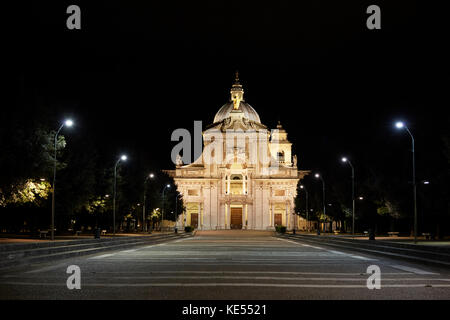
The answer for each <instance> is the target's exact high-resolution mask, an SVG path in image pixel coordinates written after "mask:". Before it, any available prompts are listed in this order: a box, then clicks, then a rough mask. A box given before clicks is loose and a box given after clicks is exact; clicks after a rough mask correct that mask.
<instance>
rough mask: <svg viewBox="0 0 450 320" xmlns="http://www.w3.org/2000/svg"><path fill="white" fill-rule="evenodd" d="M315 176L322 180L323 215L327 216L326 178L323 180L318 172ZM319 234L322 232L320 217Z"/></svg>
mask: <svg viewBox="0 0 450 320" xmlns="http://www.w3.org/2000/svg"><path fill="white" fill-rule="evenodd" d="M315 177H316V178H318V179H320V180H322V204H323V215H324V216H326V209H327V208H326V206H325V180H323V178H322V176H321V175H320V174H318V173H316V174H315ZM317 234H320V218H319V226H318V228H317Z"/></svg>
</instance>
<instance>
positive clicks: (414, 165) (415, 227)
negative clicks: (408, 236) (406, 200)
mask: <svg viewBox="0 0 450 320" xmlns="http://www.w3.org/2000/svg"><path fill="white" fill-rule="evenodd" d="M395 126H396V127H397V129H403V128H404V129H405V130H406V132H408V134H409V135H410V137H411V142H412V178H413V198H414V243H417V192H416V189H417V188H416V160H415V151H414V137H413V135H412V133H411V131H409V129H408V127H407V126H406V125H405V124H404V123H403V122H401V121H398V122H396V123H395Z"/></svg>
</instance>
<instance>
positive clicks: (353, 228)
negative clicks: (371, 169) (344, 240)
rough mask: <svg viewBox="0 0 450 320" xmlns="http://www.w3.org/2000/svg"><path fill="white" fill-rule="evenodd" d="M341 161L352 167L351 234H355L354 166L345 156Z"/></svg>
mask: <svg viewBox="0 0 450 320" xmlns="http://www.w3.org/2000/svg"><path fill="white" fill-rule="evenodd" d="M341 160H342V162H347V163H348V164H349V165H350V167H351V168H352V206H353V208H352V236H353V237H354V236H355V168H354V167H353V165H352V163H351V162H350V160H348V159H347V158H346V157H343V158H342V159H341Z"/></svg>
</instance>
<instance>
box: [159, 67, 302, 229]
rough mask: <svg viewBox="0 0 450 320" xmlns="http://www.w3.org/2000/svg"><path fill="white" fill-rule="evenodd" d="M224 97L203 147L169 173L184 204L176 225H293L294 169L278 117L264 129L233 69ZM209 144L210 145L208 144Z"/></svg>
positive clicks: (295, 218)
mask: <svg viewBox="0 0 450 320" xmlns="http://www.w3.org/2000/svg"><path fill="white" fill-rule="evenodd" d="M230 94H231V97H230V100H229V102H227V103H226V104H224V105H223V106H222V107H221V108H220V109H219V111H218V112H217V114H216V115H215V117H214V121H213V123H212V124H210V125H209V126H207V127H206V130H204V131H203V151H202V155H201V157H199V158H198V159H197V160H196V161H195V162H193V163H190V164H186V165H184V164H183V163H182V162H181V161H177V163H176V169H175V170H168V171H167V172H168V173H169V174H170V175H171V176H172V177H173V178H174V180H175V183H176V184H177V187H178V190H179V191H180V192H181V193H182V195H183V200H184V205H185V207H186V210H185V212H184V213H183V214H180V216H179V218H178V221H177V226H178V227H179V228H182V227H184V226H193V227H194V228H196V229H199V230H220V229H248V230H274V229H275V226H276V225H283V226H286V227H287V229H288V230H290V229H293V228H294V224H296V223H297V221H298V216H297V215H295V214H294V198H295V196H296V188H297V183H298V181H299V180H300V179H302V178H303V177H304V176H305V175H306V174H307V173H308V172H307V171H299V170H298V169H297V159H296V156H293V155H292V153H291V148H292V144H291V143H290V142H289V140H288V138H287V133H286V131H285V130H284V129H283V127H282V126H281V124H280V123H278V125H277V128H276V129H269V128H268V127H267V126H265V125H264V124H262V123H261V120H260V118H259V115H258V113H257V112H256V111H255V109H253V108H252V107H251V106H250V105H249V104H248V103H247V102H245V100H244V90H243V88H242V85H241V84H240V82H239V76H238V74H237V73H236V79H235V82H234V84H233V86H232V88H231V91H230ZM213 144H214V148H211V146H212V145H213Z"/></svg>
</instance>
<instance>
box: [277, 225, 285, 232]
mask: <svg viewBox="0 0 450 320" xmlns="http://www.w3.org/2000/svg"><path fill="white" fill-rule="evenodd" d="M275 230H276V231H277V232H279V233H286V227H285V226H276V227H275Z"/></svg>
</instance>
